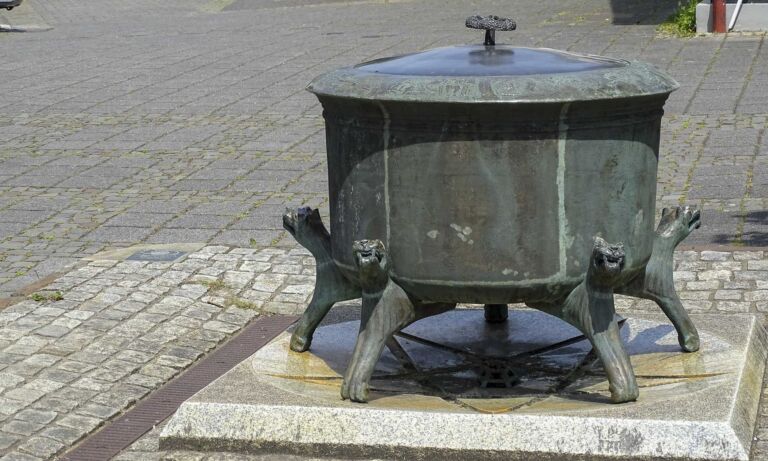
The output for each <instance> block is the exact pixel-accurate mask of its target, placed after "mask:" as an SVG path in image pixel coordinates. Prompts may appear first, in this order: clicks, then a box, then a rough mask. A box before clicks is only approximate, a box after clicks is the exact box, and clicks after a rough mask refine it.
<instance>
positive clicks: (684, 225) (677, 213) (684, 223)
mask: <svg viewBox="0 0 768 461" xmlns="http://www.w3.org/2000/svg"><path fill="white" fill-rule="evenodd" d="M699 227H701V211H700V210H698V209H697V208H696V207H690V206H685V207H681V206H676V207H672V208H664V209H663V210H661V221H659V227H658V229H657V230H656V233H657V234H658V235H659V236H661V237H663V238H675V239H676V240H677V241H678V242H680V241H682V240H683V239H684V238H685V237H687V236H688V234H690V233H691V232H693V230H694V229H698V228H699Z"/></svg>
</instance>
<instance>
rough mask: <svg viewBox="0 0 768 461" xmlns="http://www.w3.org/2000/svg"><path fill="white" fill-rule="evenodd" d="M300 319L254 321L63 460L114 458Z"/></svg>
mask: <svg viewBox="0 0 768 461" xmlns="http://www.w3.org/2000/svg"><path fill="white" fill-rule="evenodd" d="M297 319H298V317H296V316H288V315H274V316H270V317H262V318H260V319H258V320H256V321H254V322H253V323H251V324H250V325H248V326H247V327H246V328H245V329H243V331H242V332H241V333H239V334H238V335H237V336H235V337H234V338H232V339H231V340H229V341H227V342H226V343H225V344H224V345H223V346H221V347H219V348H218V349H216V350H215V351H214V352H213V353H212V354H210V355H208V356H207V357H205V358H204V359H202V360H201V361H200V362H198V363H197V364H196V365H194V366H193V367H192V368H190V369H189V370H187V371H186V372H184V373H183V374H182V375H181V376H179V377H177V378H175V379H174V380H172V381H171V382H169V383H168V384H166V385H165V386H163V387H161V388H160V389H158V390H157V391H155V392H153V393H152V394H150V396H149V397H148V398H146V399H145V400H142V401H141V402H140V403H138V404H137V405H136V406H135V407H134V408H132V409H131V410H129V411H128V412H127V413H125V414H123V415H122V416H120V417H119V418H117V419H116V420H115V421H113V422H111V423H108V424H107V425H106V426H105V427H104V428H103V429H101V430H100V431H98V432H96V433H95V434H93V435H92V436H90V437H88V438H87V439H85V440H84V441H83V442H82V443H81V444H79V445H78V446H76V447H75V448H74V449H73V450H71V451H70V452H68V453H66V454H65V455H64V456H62V457H61V460H62V461H100V460H108V459H112V458H113V457H114V456H115V455H117V454H118V453H120V452H121V451H122V450H123V449H125V448H126V447H128V446H129V445H130V444H131V443H133V442H134V441H136V440H137V439H138V438H139V437H141V436H142V435H144V434H145V433H146V432H148V431H150V430H151V429H152V428H153V427H154V426H155V425H157V424H159V423H160V422H162V421H163V420H165V419H166V418H167V417H169V416H170V415H172V414H173V412H174V411H176V409H177V408H178V407H179V405H181V404H182V403H183V402H184V401H185V400H187V399H188V398H190V397H192V395H194V394H195V393H196V392H197V391H199V390H201V389H202V388H204V387H205V386H206V385H208V384H209V383H211V382H212V381H213V380H214V379H216V378H218V377H219V376H221V375H223V374H224V373H226V372H227V371H229V370H230V369H232V367H234V366H235V365H237V364H238V363H240V362H241V361H243V360H245V359H246V358H248V357H249V356H250V355H251V354H253V353H254V352H256V351H257V350H258V349H260V348H261V347H263V346H264V345H266V344H267V343H268V342H269V341H270V340H272V338H274V337H275V336H277V335H278V334H280V333H281V332H282V331H283V330H285V329H286V328H288V327H289V326H291V325H292V324H293V323H294V322H295V321H296V320H297Z"/></svg>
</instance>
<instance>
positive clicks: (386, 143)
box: [377, 101, 392, 247]
mask: <svg viewBox="0 0 768 461" xmlns="http://www.w3.org/2000/svg"><path fill="white" fill-rule="evenodd" d="M377 104H378V106H379V109H381V116H382V118H383V119H384V126H383V127H382V138H383V139H382V143H383V144H384V145H383V147H382V155H383V160H384V210H385V218H384V219H385V227H386V232H387V240H386V241H387V247H389V245H390V241H391V240H390V227H389V214H390V208H389V136H390V135H389V125H390V124H391V123H392V119H391V118H390V117H389V112H387V108H386V107H384V104H383V103H382V102H381V101H378V102H377Z"/></svg>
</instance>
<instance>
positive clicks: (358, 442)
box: [161, 310, 766, 461]
mask: <svg viewBox="0 0 768 461" xmlns="http://www.w3.org/2000/svg"><path fill="white" fill-rule="evenodd" d="M693 320H694V322H695V323H696V325H697V326H698V328H699V331H700V334H701V343H702V347H701V350H700V351H699V352H695V353H683V352H681V351H680V348H679V346H678V344H677V335H676V333H675V330H674V329H673V328H672V326H671V325H669V323H668V321H667V320H666V319H665V318H664V317H663V316H640V315H638V316H635V317H633V318H630V319H627V320H626V321H625V322H623V324H622V330H621V331H622V336H623V340H624V343H625V345H626V348H627V350H628V352H629V353H630V355H631V360H632V364H633V367H634V370H635V373H636V375H637V379H638V383H639V385H640V398H639V399H638V401H637V402H634V403H628V404H621V405H615V404H611V403H609V396H610V394H609V392H608V387H607V386H608V383H607V381H606V377H605V375H604V373H603V371H602V369H601V368H600V365H599V361H597V360H596V358H595V357H594V355H593V353H592V352H591V348H590V345H589V342H588V341H586V340H584V339H583V338H582V337H581V336H580V333H579V332H578V331H577V330H575V329H573V328H571V327H570V326H569V325H567V324H566V323H564V322H562V321H560V320H558V319H555V318H552V317H549V316H547V315H546V314H543V313H540V312H535V311H511V312H510V316H509V320H508V321H507V322H505V323H501V324H489V323H486V322H485V319H484V316H483V311H482V310H457V311H453V312H449V313H446V314H443V315H441V316H438V317H433V318H429V319H426V320H424V321H422V322H418V323H416V324H413V325H411V326H410V327H409V328H407V329H406V330H404V332H403V333H402V334H401V335H399V336H397V339H398V343H399V346H398V345H392V351H394V354H393V353H392V352H391V351H387V352H385V354H384V356H383V357H382V359H381V360H380V361H379V363H378V366H377V370H376V373H374V379H373V381H372V389H371V400H370V403H368V404H357V403H351V402H348V401H342V400H341V399H340V397H339V389H340V385H341V376H342V375H343V373H344V369H345V366H346V364H347V361H348V360H349V356H350V354H351V351H352V348H353V346H354V341H355V337H356V334H357V329H358V322H356V321H349V322H341V323H337V324H333V325H329V326H324V327H321V328H319V329H318V330H317V332H316V334H315V339H314V341H313V343H312V350H311V351H310V352H306V353H303V354H300V353H296V352H292V351H290V349H289V339H290V335H289V334H287V333H285V334H283V335H282V336H280V337H278V338H277V339H276V340H275V341H273V342H272V343H271V344H269V345H268V346H266V347H264V348H263V349H261V350H259V351H258V352H257V353H256V354H254V355H253V356H251V358H249V359H248V360H246V361H244V362H243V363H241V364H240V365H239V366H237V367H236V368H235V369H233V370H232V371H230V372H229V373H227V374H226V375H224V376H222V377H221V378H219V379H218V380H217V381H215V382H213V383H212V384H211V385H209V386H208V387H207V388H205V389H204V390H203V391H201V392H200V393H198V394H197V395H196V396H194V397H193V398H192V399H190V400H189V401H187V402H186V403H184V404H183V405H182V407H181V408H180V409H179V410H178V412H177V413H176V415H175V416H174V417H173V419H172V420H171V421H170V423H169V424H168V425H167V427H166V428H165V430H164V431H163V434H162V438H161V446H162V447H163V448H188V449H198V450H231V451H243V452H274V453H292V454H303V455H311V456H331V457H337V458H343V457H364V458H385V459H403V460H412V459H443V460H453V459H455V460H470V459H478V460H479V459H482V460H495V459H499V460H502V459H503V460H510V459H512V460H516V459H520V460H523V459H545V460H556V459H557V460H559V459H563V460H566V459H567V460H574V459H579V460H580V459H584V460H587V459H589V460H598V459H621V460H624V461H627V460H648V459H656V458H659V459H662V458H663V459H681V460H682V459H685V460H746V459H748V455H749V451H750V447H751V439H752V435H753V432H754V425H755V419H756V415H757V406H758V402H759V397H760V392H761V386H762V378H763V370H764V363H765V357H766V351H765V338H764V337H765V332H764V331H763V328H762V327H761V326H760V324H759V323H758V321H757V320H756V318H755V317H754V316H751V315H727V316H723V315H698V316H695V318H694V319H693Z"/></svg>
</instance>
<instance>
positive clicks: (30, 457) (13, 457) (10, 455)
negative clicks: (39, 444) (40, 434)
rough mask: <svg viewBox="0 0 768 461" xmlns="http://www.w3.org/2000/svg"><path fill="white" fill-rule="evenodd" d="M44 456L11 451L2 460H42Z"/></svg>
mask: <svg viewBox="0 0 768 461" xmlns="http://www.w3.org/2000/svg"><path fill="white" fill-rule="evenodd" d="M41 459H43V458H40V457H38V456H34V455H29V454H26V453H19V452H10V453H8V454H6V455H5V456H3V457H2V458H0V461H40V460H41Z"/></svg>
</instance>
